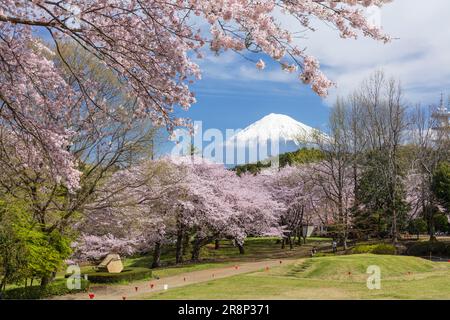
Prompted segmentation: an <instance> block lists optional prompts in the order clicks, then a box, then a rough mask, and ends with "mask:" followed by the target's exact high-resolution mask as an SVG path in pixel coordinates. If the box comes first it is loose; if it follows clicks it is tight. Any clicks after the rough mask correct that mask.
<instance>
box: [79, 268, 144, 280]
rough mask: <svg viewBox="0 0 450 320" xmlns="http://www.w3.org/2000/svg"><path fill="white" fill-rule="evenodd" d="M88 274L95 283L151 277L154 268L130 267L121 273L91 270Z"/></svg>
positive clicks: (89, 278)
mask: <svg viewBox="0 0 450 320" xmlns="http://www.w3.org/2000/svg"><path fill="white" fill-rule="evenodd" d="M87 275H88V280H89V281H90V282H93V283H114V282H122V281H124V282H125V281H133V280H142V279H146V278H150V277H151V276H152V270H150V269H147V268H128V269H125V270H123V271H122V272H121V273H108V272H91V273H88V274H87Z"/></svg>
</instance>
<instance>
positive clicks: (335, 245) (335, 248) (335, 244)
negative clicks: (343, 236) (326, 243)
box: [332, 240, 337, 253]
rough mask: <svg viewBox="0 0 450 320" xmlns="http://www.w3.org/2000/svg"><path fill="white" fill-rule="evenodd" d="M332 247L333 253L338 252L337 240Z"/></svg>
mask: <svg viewBox="0 0 450 320" xmlns="http://www.w3.org/2000/svg"><path fill="white" fill-rule="evenodd" d="M332 246H333V253H336V252H337V242H336V240H333V244H332Z"/></svg>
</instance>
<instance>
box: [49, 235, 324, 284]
mask: <svg viewBox="0 0 450 320" xmlns="http://www.w3.org/2000/svg"><path fill="white" fill-rule="evenodd" d="M330 241H331V239H328V238H315V237H312V238H308V240H307V243H306V245H302V246H298V245H296V246H294V248H293V249H292V250H290V249H289V246H287V247H286V248H285V249H283V250H282V249H281V244H280V243H277V238H272V237H262V238H248V239H246V241H245V246H244V247H245V254H243V255H242V254H239V250H238V248H237V247H235V246H233V244H232V242H231V241H229V240H222V241H220V248H219V249H217V250H216V249H215V248H214V244H213V243H211V244H208V245H206V246H205V247H203V248H202V251H201V254H200V258H201V261H200V262H198V263H191V262H190V261H189V259H190V250H187V253H186V255H185V256H184V260H185V261H186V263H184V264H181V265H175V249H174V248H173V247H171V246H166V247H163V250H162V254H161V264H162V267H161V268H157V269H153V276H154V277H161V278H162V277H168V276H173V275H177V274H180V273H185V272H191V271H199V270H205V269H211V268H219V267H223V266H227V265H232V264H235V263H236V262H239V261H242V262H243V261H255V260H264V259H281V258H283V259H285V258H296V257H305V256H308V255H309V252H310V250H311V248H312V247H313V246H316V247H319V246H320V245H329V243H330ZM152 262H153V257H152V255H151V254H148V255H142V256H136V257H132V258H125V259H124V266H125V268H127V267H144V268H148V267H150V266H151V264H152ZM81 272H82V273H88V272H93V266H83V267H82V268H81ZM63 276H64V273H60V274H58V278H59V277H63ZM120 284H123V283H122V282H121V283H120Z"/></svg>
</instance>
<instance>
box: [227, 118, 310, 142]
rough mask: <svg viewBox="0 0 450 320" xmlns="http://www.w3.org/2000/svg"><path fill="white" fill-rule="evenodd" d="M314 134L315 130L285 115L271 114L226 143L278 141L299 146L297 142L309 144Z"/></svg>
mask: <svg viewBox="0 0 450 320" xmlns="http://www.w3.org/2000/svg"><path fill="white" fill-rule="evenodd" d="M316 132H317V130H316V129H314V128H312V127H310V126H307V125H306V124H303V123H301V122H299V121H297V120H294V119H293V118H291V117H289V116H287V115H284V114H276V113H271V114H269V115H267V116H265V117H263V118H262V119H260V120H258V121H256V122H254V123H252V124H251V125H249V126H248V127H246V128H245V129H243V130H241V131H239V132H238V133H236V134H235V135H233V136H232V137H230V138H229V139H228V140H227V143H229V144H231V143H233V142H234V143H235V144H236V145H237V146H245V145H254V144H256V143H261V142H262V143H266V142H267V141H270V142H272V143H273V142H275V141H278V142H279V143H287V142H293V143H294V144H296V145H299V141H302V142H305V143H309V142H311V141H312V137H313V135H314V134H315V133H316Z"/></svg>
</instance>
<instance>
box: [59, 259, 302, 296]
mask: <svg viewBox="0 0 450 320" xmlns="http://www.w3.org/2000/svg"><path fill="white" fill-rule="evenodd" d="M296 260H297V259H283V260H264V261H256V262H243V263H239V264H236V265H233V266H227V267H222V268H213V269H207V270H200V271H192V272H186V273H181V274H178V275H175V276H170V277H165V278H160V279H150V280H145V281H135V282H131V283H129V284H126V285H95V286H92V287H91V288H90V291H89V293H87V292H83V293H77V294H70V295H65V296H58V297H53V298H52V299H54V300H89V299H90V296H89V294H93V295H94V296H93V299H94V300H123V299H127V300H131V299H139V296H142V295H145V294H149V293H154V292H158V291H163V290H170V289H172V288H177V287H182V286H186V285H190V284H195V283H200V282H206V281H210V280H214V279H221V278H226V277H231V276H234V275H237V274H242V273H247V272H254V271H258V270H264V269H266V268H272V267H276V266H280V265H286V264H290V263H293V262H295V261H296ZM165 286H167V289H165Z"/></svg>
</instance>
